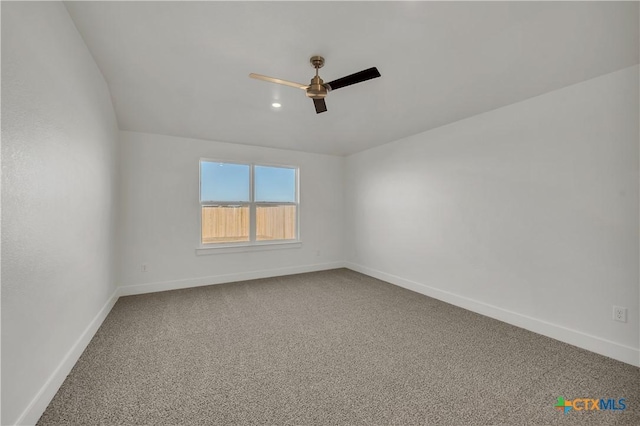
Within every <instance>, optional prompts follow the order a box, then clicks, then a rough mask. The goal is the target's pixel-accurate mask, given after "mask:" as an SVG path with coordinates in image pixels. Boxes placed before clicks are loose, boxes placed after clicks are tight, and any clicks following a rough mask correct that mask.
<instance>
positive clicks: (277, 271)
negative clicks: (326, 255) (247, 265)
mask: <svg viewBox="0 0 640 426" xmlns="http://www.w3.org/2000/svg"><path fill="white" fill-rule="evenodd" d="M343 267H344V262H342V261H339V262H329V263H318V264H314V265H304V266H290V267H286V268H274V269H262V270H259V271H248V272H238V273H234V274H224V275H212V276H208V277H198V278H187V279H184V280H174V281H160V282H155V283H145V284H133V285H121V286H120V296H132V295H135V294H145V293H155V292H158V291H167V290H179V289H183V288H191V287H201V286H206V285H213V284H224V283H232V282H237V281H246V280H255V279H259V278H271V277H279V276H284V275H293V274H303V273H306V272H316V271H325V270H328V269H336V268H343Z"/></svg>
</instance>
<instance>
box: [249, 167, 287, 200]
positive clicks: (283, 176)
mask: <svg viewBox="0 0 640 426" xmlns="http://www.w3.org/2000/svg"><path fill="white" fill-rule="evenodd" d="M255 185H256V201H264V202H273V203H295V202H296V169H291V168H286V167H267V166H255Z"/></svg>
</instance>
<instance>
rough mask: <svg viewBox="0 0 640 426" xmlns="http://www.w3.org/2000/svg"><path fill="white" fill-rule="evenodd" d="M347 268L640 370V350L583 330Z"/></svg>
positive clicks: (373, 271) (360, 268) (349, 264)
mask: <svg viewBox="0 0 640 426" xmlns="http://www.w3.org/2000/svg"><path fill="white" fill-rule="evenodd" d="M344 266H345V267H346V268H349V269H351V270H353V271H356V272H360V273H362V274H365V275H368V276H370V277H373V278H377V279H379V280H382V281H386V282H389V283H391V284H395V285H397V286H399V287H403V288H406V289H408V290H412V291H415V292H417V293H421V294H424V295H425V296H429V297H433V298H434V299H438V300H442V301H443V302H447V303H450V304H452V305H455V306H458V307H461V308H464V309H467V310H469V311H472V312H476V313H478V314H481V315H485V316H487V317H490V318H494V319H497V320H499V321H503V322H506V323H508V324H511V325H515V326H517V327H520V328H524V329H526V330H529V331H533V332H534V333H538V334H542V335H543V336H547V337H551V338H552V339H556V340H560V341H561V342H564V343H568V344H570V345H574V346H577V347H579V348H582V349H586V350H588V351H591V352H595V353H597V354H600V355H604V356H607V357H609V358H613V359H616V360H618V361H622V362H625V363H627V364H631V365H634V366H636V367H640V350H638V349H636V348H632V347H629V346H625V345H621V344H619V343H616V342H612V341H609V340H606V339H602V338H600V337H596V336H592V335H590V334H586V333H583V332H581V331H577V330H572V329H569V328H566V327H562V326H559V325H557V324H552V323H550V322H546V321H543V320H540V319H537V318H532V317H529V316H526V315H522V314H519V313H516V312H512V311H509V310H506V309H503V308H499V307H497V306H494V305H489V304H487V303H484V302H480V301H477V300H474V299H470V298H468V297H464V296H460V295H457V294H454V293H450V292H448V291H443V290H440V289H437V288H434V287H431V286H428V285H426V284H422V283H418V282H415V281H411V280H407V279H405V278H402V277H398V276H396V275H392V274H387V273H385V272H382V271H378V270H376V269H372V268H368V267H366V266H362V265H358V264H356V263H352V262H345V263H344Z"/></svg>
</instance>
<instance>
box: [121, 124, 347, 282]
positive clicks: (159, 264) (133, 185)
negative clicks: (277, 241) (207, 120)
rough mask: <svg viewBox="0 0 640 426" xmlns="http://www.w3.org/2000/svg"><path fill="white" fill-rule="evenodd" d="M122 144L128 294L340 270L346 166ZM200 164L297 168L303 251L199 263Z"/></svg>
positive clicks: (138, 141) (191, 145)
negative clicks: (209, 160)
mask: <svg viewBox="0 0 640 426" xmlns="http://www.w3.org/2000/svg"><path fill="white" fill-rule="evenodd" d="M120 143H121V144H120V154H121V155H120V163H121V173H122V176H121V182H122V184H121V187H120V189H121V205H122V209H121V221H120V226H119V230H120V233H121V234H120V235H121V238H120V242H121V244H120V253H119V258H118V260H119V266H120V268H119V283H120V284H122V285H123V286H125V287H124V288H123V294H132V293H139V292H147V291H157V290H165V289H171V288H181V287H190V286H194V285H204V284H213V283H218V282H228V281H233V280H240V279H248V278H253V277H259V276H271V275H283V274H287V273H295V272H303V271H308V270H317V269H327V268H331V267H336V266H339V265H340V264H341V263H340V262H341V261H342V260H343V250H342V248H343V239H342V234H343V226H342V224H343V168H344V158H342V157H334V156H329V155H320V154H310V153H303V152H296V151H287V150H280V149H271V148H261V147H254V146H247V145H237V144H228V143H220V142H212V141H204V140H196V139H187V138H180V137H172V136H161V135H155V134H145V133H136V132H120ZM200 158H213V159H221V160H230V161H245V162H264V163H269V164H284V165H295V166H299V167H300V236H301V239H302V247H301V248H292V249H283V250H269V251H255V252H241V253H225V254H214V255H204V256H203V255H196V247H198V245H199V238H200V228H199V226H200V222H199V215H200V204H199V198H198V197H199V194H198V191H199V160H200ZM318 251H320V254H319V255H318ZM336 262H337V263H336ZM142 264H146V265H147V266H148V271H147V272H142V268H141V265H142Z"/></svg>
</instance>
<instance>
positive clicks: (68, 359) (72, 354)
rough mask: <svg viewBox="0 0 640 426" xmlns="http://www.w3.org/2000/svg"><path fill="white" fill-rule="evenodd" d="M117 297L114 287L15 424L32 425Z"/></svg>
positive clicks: (116, 290)
mask: <svg viewBox="0 0 640 426" xmlns="http://www.w3.org/2000/svg"><path fill="white" fill-rule="evenodd" d="M118 297H119V289H118V288H116V289H115V291H114V292H113V294H112V295H111V297H109V300H107V302H106V303H105V304H104V306H103V307H102V309H100V312H98V313H97V314H96V316H95V317H93V319H92V320H91V322H90V323H89V325H88V326H87V327H86V328H85V329H84V331H83V332H82V334H81V335H80V337H79V338H78V340H76V342H75V343H74V344H73V346H71V349H69V351H68V352H67V354H66V355H65V356H64V358H63V359H62V361H61V362H60V364H59V365H58V368H56V369H55V371H54V372H53V374H51V376H49V379H47V381H46V382H45V384H44V385H43V386H42V387H41V388H40V390H39V391H38V393H37V394H36V396H35V397H34V398H33V399H32V400H31V402H30V403H29V405H28V406H27V408H25V410H24V411H23V412H22V414H21V415H20V417H18V420H17V421H16V422H15V424H16V425H34V424H36V422H37V421H38V419H39V418H40V416H42V413H44V410H46V408H47V406H48V405H49V403H50V402H51V400H52V399H53V397H54V396H55V394H56V392H58V389H60V386H62V383H63V382H64V380H65V379H66V378H67V376H68V375H69V373H70V372H71V369H72V368H73V366H74V365H76V362H77V361H78V359H79V358H80V355H82V352H84V350H85V349H86V347H87V345H88V344H89V342H90V341H91V339H92V338H93V336H94V335H95V334H96V332H97V331H98V329H99V328H100V326H101V325H102V322H103V321H104V319H105V318H106V317H107V315H109V312H111V308H113V305H115V304H116V301H117V300H118Z"/></svg>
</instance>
